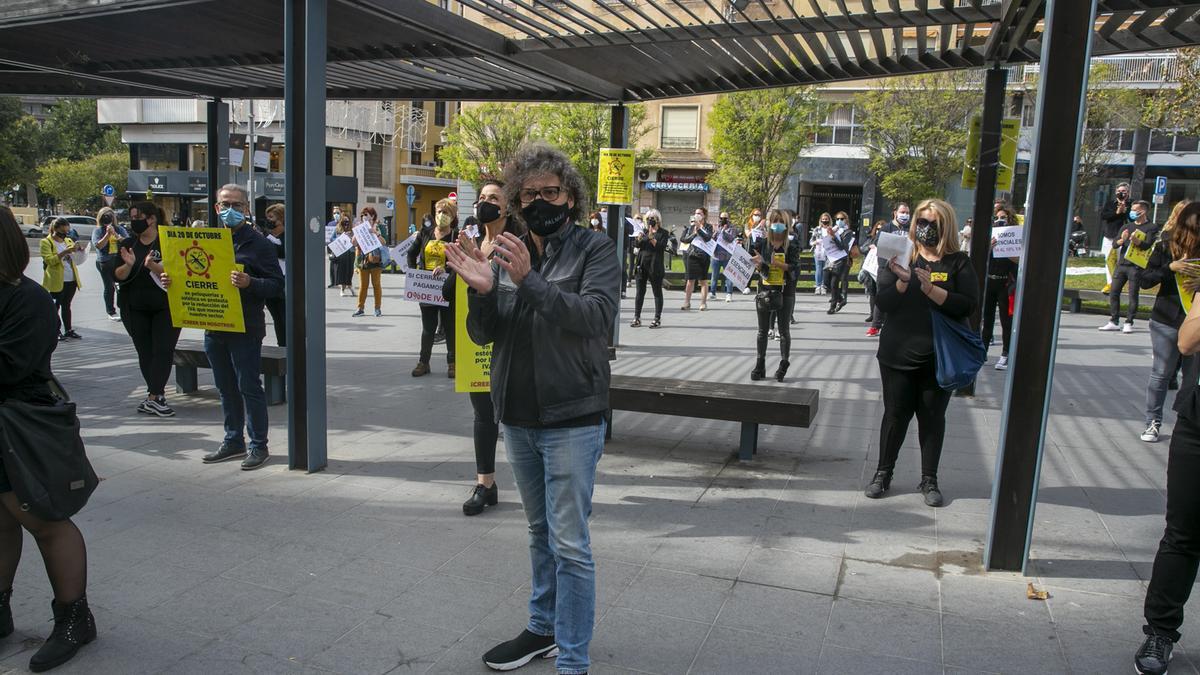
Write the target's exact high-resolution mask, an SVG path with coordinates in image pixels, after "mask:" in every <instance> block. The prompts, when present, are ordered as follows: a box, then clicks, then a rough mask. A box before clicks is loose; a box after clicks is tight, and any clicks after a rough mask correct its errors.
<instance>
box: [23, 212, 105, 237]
mask: <svg viewBox="0 0 1200 675" xmlns="http://www.w3.org/2000/svg"><path fill="white" fill-rule="evenodd" d="M58 218H66V219H67V222H68V223H71V230H72V231H73V232H74V233H75V234H77V235H79V236H77V237H76V236H72V239H75V240H77V241H82V242H85V243H91V241H92V231H93V230H95V229H96V219H95V218H94V217H93V216H46V217H45V218H43V219H42V225H41V227H40V228H39V229H40V231H39V234H38V235H36V236H40V237H44V236H46V233H47V232H49V231H50V223H52V222H54V221H55V220H57V219H58ZM25 236H33V235H30V234H26V235H25Z"/></svg>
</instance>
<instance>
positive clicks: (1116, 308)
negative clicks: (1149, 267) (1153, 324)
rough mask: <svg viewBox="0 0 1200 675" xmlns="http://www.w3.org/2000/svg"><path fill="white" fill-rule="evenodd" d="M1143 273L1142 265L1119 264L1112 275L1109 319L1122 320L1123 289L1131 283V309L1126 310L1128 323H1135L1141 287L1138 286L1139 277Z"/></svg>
mask: <svg viewBox="0 0 1200 675" xmlns="http://www.w3.org/2000/svg"><path fill="white" fill-rule="evenodd" d="M1141 275H1142V270H1141V268H1140V267H1137V266H1135V265H1123V264H1122V265H1117V269H1116V271H1115V272H1113V275H1112V284H1111V285H1110V287H1109V290H1108V313H1109V317H1108V318H1109V320H1110V321H1112V322H1113V323H1119V322H1120V321H1121V289H1123V288H1125V284H1126V283H1128V284H1129V309H1127V310H1126V317H1125V321H1126V323H1133V318H1134V317H1135V316H1137V306H1138V294H1139V293H1141V289H1140V288H1138V278H1139V277H1140V276H1141Z"/></svg>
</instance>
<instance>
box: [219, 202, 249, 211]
mask: <svg viewBox="0 0 1200 675" xmlns="http://www.w3.org/2000/svg"><path fill="white" fill-rule="evenodd" d="M217 206H219V207H221V208H222V209H240V208H243V207H245V206H246V202H217Z"/></svg>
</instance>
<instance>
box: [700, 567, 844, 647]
mask: <svg viewBox="0 0 1200 675" xmlns="http://www.w3.org/2000/svg"><path fill="white" fill-rule="evenodd" d="M832 605H833V598H831V597H829V596H826V595H817V594H815V593H804V592H801V591H790V590H787V589H781V588H772V587H769V586H758V585H755V584H747V583H742V582H738V583H737V584H736V585H735V586H734V587H733V591H732V592H731V593H730V595H729V598H728V600H727V601H726V603H725V606H724V607H722V608H721V614H720V616H718V617H717V622H716V625H717V626H724V627H727V628H737V629H739V630H743V631H748V632H752V633H759V634H763V635H775V636H778V637H783V638H787V639H788V640H793V641H798V642H812V641H814V640H820V639H822V638H823V637H824V636H825V630H826V627H827V626H828V625H829V611H830V608H831V607H832Z"/></svg>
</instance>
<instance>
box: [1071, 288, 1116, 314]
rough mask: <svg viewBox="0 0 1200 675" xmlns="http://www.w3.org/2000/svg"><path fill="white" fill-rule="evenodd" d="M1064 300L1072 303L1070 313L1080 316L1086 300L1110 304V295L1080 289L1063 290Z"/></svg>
mask: <svg viewBox="0 0 1200 675" xmlns="http://www.w3.org/2000/svg"><path fill="white" fill-rule="evenodd" d="M1063 299H1064V300H1069V301H1070V302H1071V309H1070V312H1071V313H1072V314H1078V313H1080V312H1081V311H1083V301H1084V300H1094V301H1098V302H1108V294H1107V293H1101V292H1100V291H1088V290H1080V289H1078V288H1066V289H1063Z"/></svg>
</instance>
